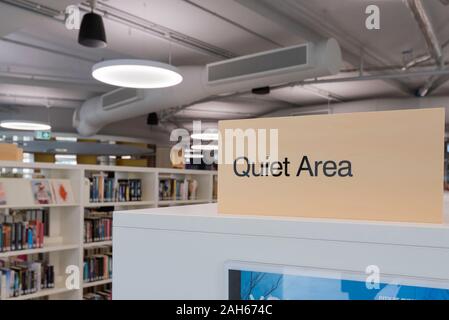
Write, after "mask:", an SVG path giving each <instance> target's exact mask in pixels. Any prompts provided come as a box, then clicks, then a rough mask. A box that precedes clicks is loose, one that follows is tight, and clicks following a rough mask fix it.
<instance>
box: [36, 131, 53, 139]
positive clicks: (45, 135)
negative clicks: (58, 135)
mask: <svg viewBox="0 0 449 320" xmlns="http://www.w3.org/2000/svg"><path fill="white" fill-rule="evenodd" d="M35 138H36V139H37V140H50V139H51V132H50V131H36V136H35Z"/></svg>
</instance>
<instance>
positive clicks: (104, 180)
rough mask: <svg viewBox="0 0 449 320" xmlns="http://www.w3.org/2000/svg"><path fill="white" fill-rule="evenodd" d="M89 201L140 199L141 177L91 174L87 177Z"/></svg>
mask: <svg viewBox="0 0 449 320" xmlns="http://www.w3.org/2000/svg"><path fill="white" fill-rule="evenodd" d="M89 184H90V188H89V198H90V199H89V200H90V202H129V201H141V200H142V180H141V179H115V178H114V177H113V176H112V175H111V174H106V173H99V174H93V175H92V176H91V177H90V178H89Z"/></svg>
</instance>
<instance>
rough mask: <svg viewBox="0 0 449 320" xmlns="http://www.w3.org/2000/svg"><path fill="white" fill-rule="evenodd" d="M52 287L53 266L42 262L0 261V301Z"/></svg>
mask: <svg viewBox="0 0 449 320" xmlns="http://www.w3.org/2000/svg"><path fill="white" fill-rule="evenodd" d="M54 287H55V274H54V267H53V265H50V264H48V263H46V262H42V261H22V260H14V261H0V300H5V299H8V298H13V297H19V296H23V295H28V294H33V293H36V292H38V291H40V290H43V289H50V288H54Z"/></svg>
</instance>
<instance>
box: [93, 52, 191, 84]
mask: <svg viewBox="0 0 449 320" xmlns="http://www.w3.org/2000/svg"><path fill="white" fill-rule="evenodd" d="M92 76H93V77H94V78H95V79H97V80H98V81H101V82H104V83H107V84H110V85H113V86H118V87H125V88H136V89H155V88H166V87H171V86H175V85H177V84H179V83H181V82H182V76H181V74H180V73H179V71H178V69H177V68H176V67H173V66H171V65H169V64H165V63H160V62H156V61H147V60H133V59H118V60H109V61H103V62H100V63H97V64H96V65H94V66H93V68H92Z"/></svg>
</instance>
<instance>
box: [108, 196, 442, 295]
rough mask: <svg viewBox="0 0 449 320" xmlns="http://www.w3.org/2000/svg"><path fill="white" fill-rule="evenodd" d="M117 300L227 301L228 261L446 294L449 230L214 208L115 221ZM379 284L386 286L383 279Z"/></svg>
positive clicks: (126, 215) (121, 216)
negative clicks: (377, 274)
mask: <svg viewBox="0 0 449 320" xmlns="http://www.w3.org/2000/svg"><path fill="white" fill-rule="evenodd" d="M113 233H114V240H113V250H114V266H113V270H114V271H113V280H114V286H113V297H114V299H226V298H227V284H226V271H225V264H226V263H227V262H229V261H241V262H251V263H258V264H268V265H279V266H293V267H301V268H310V269H311V270H334V271H339V272H349V273H357V274H364V272H365V269H366V267H367V266H369V265H376V266H378V267H379V269H380V271H381V277H382V276H386V277H388V278H399V279H401V281H404V282H405V283H410V284H417V285H418V284H422V285H429V286H431V287H440V288H449V225H448V224H444V225H430V224H407V223H383V222H363V221H345V220H327V219H301V218H280V217H255V216H239V215H232V216H231V215H219V214H217V205H216V204H205V205H192V206H184V207H170V208H155V209H146V210H132V211H126V212H115V213H114V230H113ZM381 280H382V279H381Z"/></svg>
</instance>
